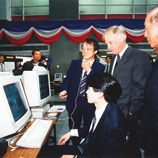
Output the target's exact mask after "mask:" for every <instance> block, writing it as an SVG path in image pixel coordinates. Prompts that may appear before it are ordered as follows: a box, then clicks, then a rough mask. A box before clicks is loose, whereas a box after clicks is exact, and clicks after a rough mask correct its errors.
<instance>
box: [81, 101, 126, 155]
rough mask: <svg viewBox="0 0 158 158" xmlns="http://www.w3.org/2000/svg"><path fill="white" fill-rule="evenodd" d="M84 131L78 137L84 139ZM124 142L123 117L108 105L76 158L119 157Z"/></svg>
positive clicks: (115, 108) (112, 104)
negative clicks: (81, 152)
mask: <svg viewBox="0 0 158 158" xmlns="http://www.w3.org/2000/svg"><path fill="white" fill-rule="evenodd" d="M86 135H87V132H85V130H84V129H80V130H79V136H80V137H86ZM124 140H125V117H124V115H123V114H122V112H121V110H120V109H119V108H118V107H117V106H116V105H115V104H114V103H108V105H107V107H106V108H105V111H104V112H103V114H102V116H101V118H100V120H99V122H98V125H97V126H96V128H95V130H94V132H93V133H92V134H90V136H89V142H88V143H87V145H86V146H85V148H84V152H83V154H82V155H79V156H78V157H79V158H80V157H117V158H118V157H121V156H122V154H123V148H122V147H123V141H124Z"/></svg>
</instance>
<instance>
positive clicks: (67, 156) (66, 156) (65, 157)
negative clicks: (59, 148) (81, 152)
mask: <svg viewBox="0 0 158 158" xmlns="http://www.w3.org/2000/svg"><path fill="white" fill-rule="evenodd" d="M74 156H75V155H63V156H62V157H61V158H73V157H74Z"/></svg>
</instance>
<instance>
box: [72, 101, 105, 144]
mask: <svg viewBox="0 0 158 158" xmlns="http://www.w3.org/2000/svg"><path fill="white" fill-rule="evenodd" d="M106 106H107V104H106V105H104V106H103V107H102V108H100V109H98V110H97V109H96V110H95V117H96V123H95V125H94V129H93V131H94V130H95V128H96V126H97V125H98V122H99V120H100V118H101V116H102V115H103V112H104V111H105V108H106ZM92 124H93V121H92V122H91V125H90V128H89V131H90V130H91V128H92ZM70 132H71V137H79V134H78V129H71V131H70ZM82 141H84V139H82V140H81V142H82Z"/></svg>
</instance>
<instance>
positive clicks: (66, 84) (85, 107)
mask: <svg viewBox="0 0 158 158" xmlns="http://www.w3.org/2000/svg"><path fill="white" fill-rule="evenodd" d="M98 50H99V45H98V42H97V41H96V40H94V39H86V40H85V41H84V42H83V46H82V56H83V59H79V60H73V61H72V62H71V65H70V67H69V69H68V71H67V75H66V78H65V79H64V80H63V84H62V85H61V87H62V91H61V92H60V94H59V96H60V98H61V99H65V98H67V102H66V109H67V111H68V115H69V128H70V129H73V128H77V129H79V128H80V126H81V122H82V118H83V126H89V125H90V123H91V120H92V115H93V112H94V110H95V107H94V105H91V104H89V103H88V101H87V96H86V93H85V92H86V90H87V88H88V87H87V84H86V80H87V78H88V76H90V75H91V74H94V73H96V72H104V69H105V66H104V65H102V64H100V63H98V62H97V61H95V55H96V53H97V52H98ZM79 142H80V139H75V138H74V139H72V143H73V144H74V145H76V144H78V143H79Z"/></svg>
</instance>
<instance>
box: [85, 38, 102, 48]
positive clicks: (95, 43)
mask: <svg viewBox="0 0 158 158" xmlns="http://www.w3.org/2000/svg"><path fill="white" fill-rule="evenodd" d="M85 42H86V43H88V44H93V46H94V50H97V51H99V44H98V42H97V41H96V40H95V39H92V38H87V39H86V40H85V41H84V42H83V43H85ZM82 47H83V45H82Z"/></svg>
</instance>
